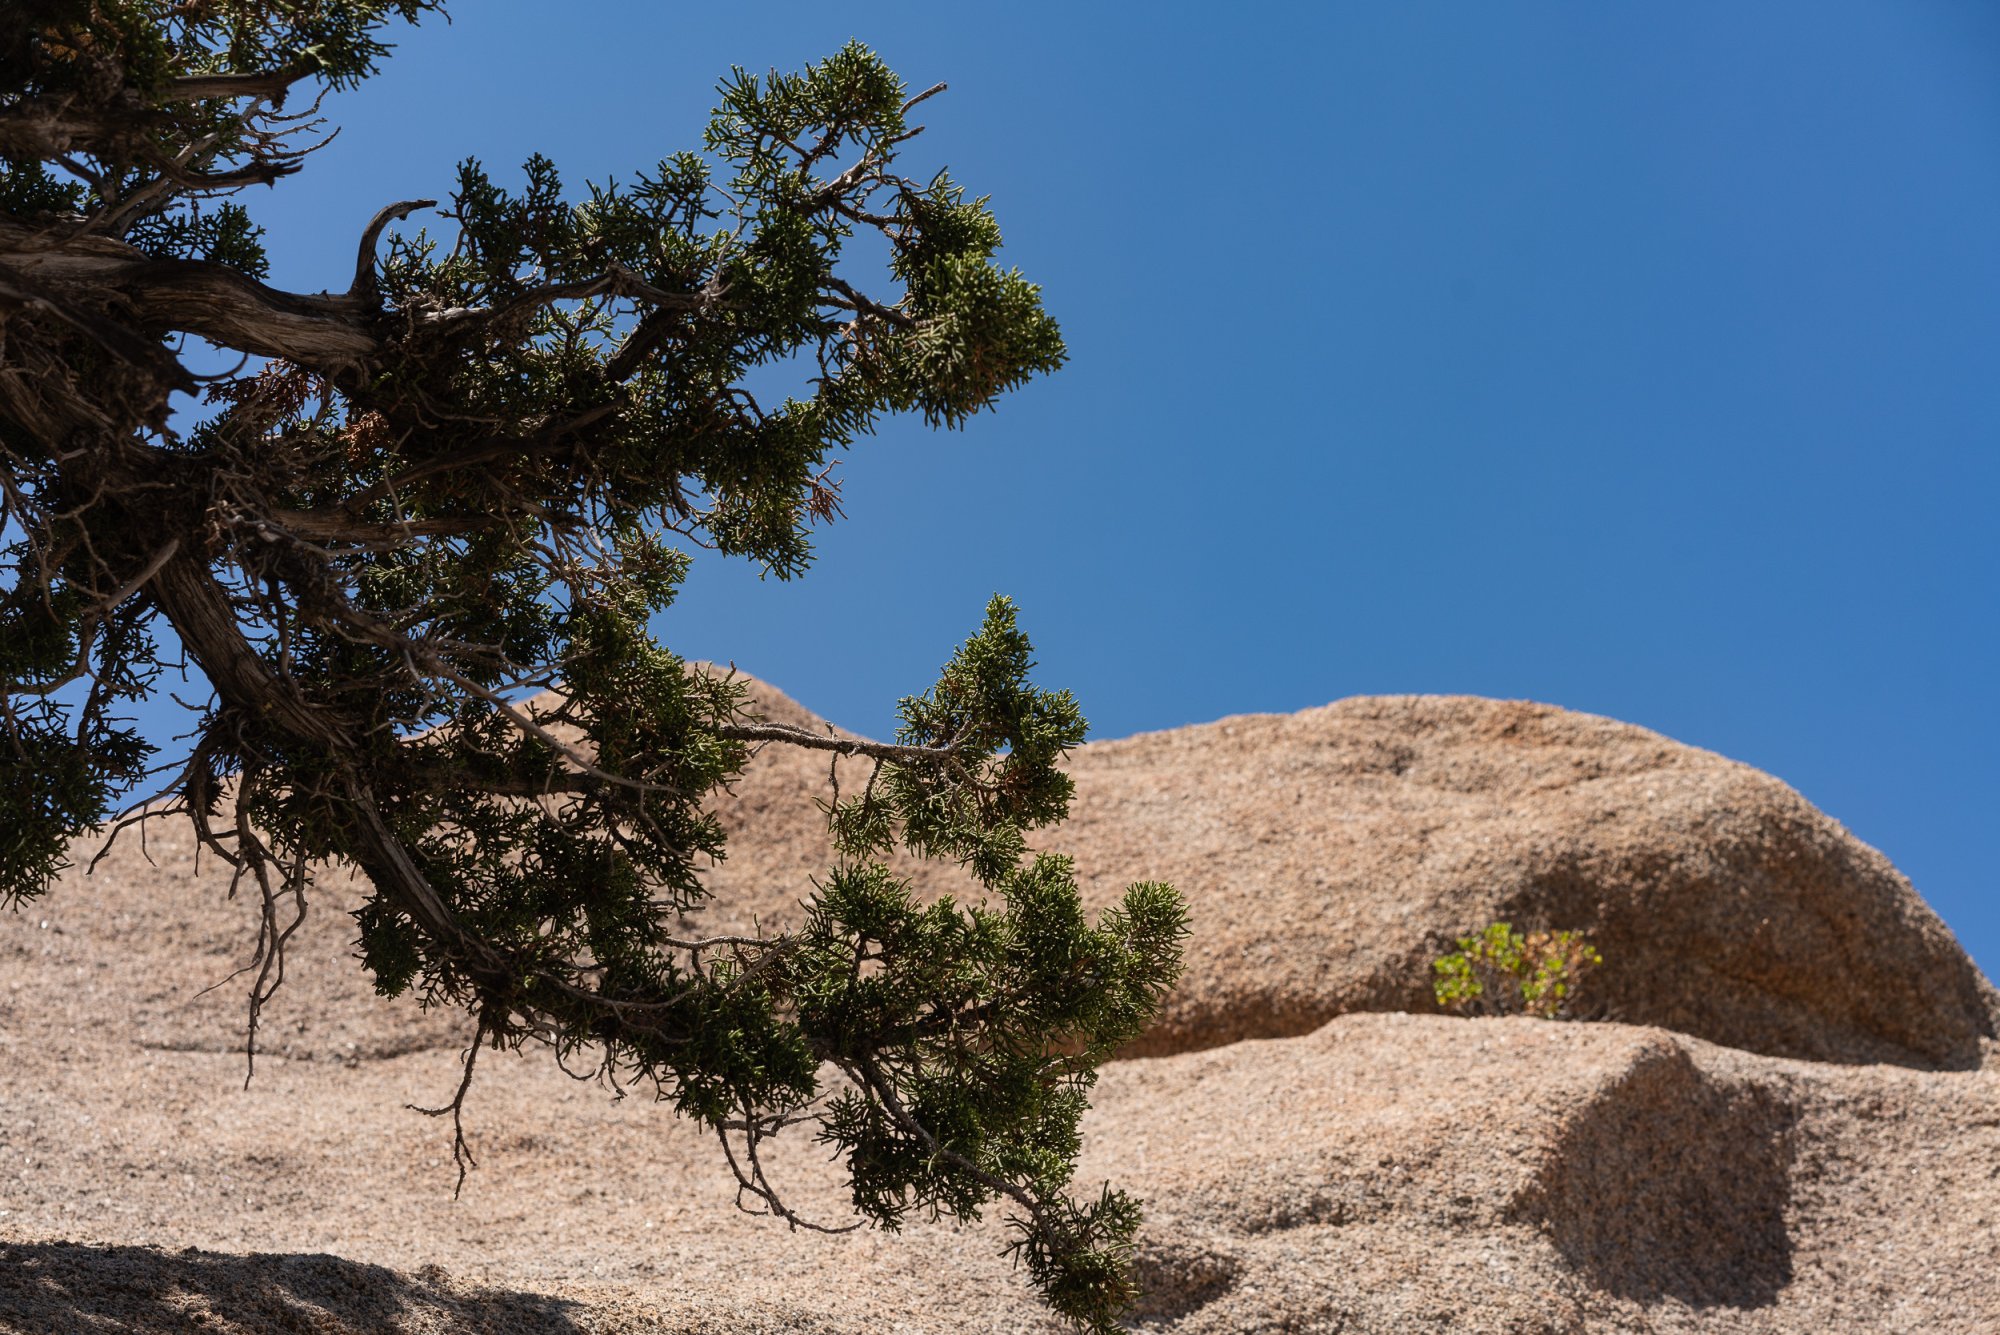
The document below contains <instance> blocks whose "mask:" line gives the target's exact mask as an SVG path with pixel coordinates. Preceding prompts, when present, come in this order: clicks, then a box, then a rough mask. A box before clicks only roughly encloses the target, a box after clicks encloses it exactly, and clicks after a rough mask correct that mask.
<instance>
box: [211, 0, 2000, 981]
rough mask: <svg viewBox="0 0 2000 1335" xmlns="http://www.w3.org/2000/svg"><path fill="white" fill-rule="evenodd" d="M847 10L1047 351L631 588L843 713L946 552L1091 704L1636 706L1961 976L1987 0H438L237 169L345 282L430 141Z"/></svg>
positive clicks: (1986, 378) (303, 260) (683, 110)
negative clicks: (321, 124) (1019, 385)
mask: <svg viewBox="0 0 2000 1335" xmlns="http://www.w3.org/2000/svg"><path fill="white" fill-rule="evenodd" d="M850 37H856V38H859V39H861V40H863V41H865V42H867V43H869V44H870V45H872V46H874V47H875V48H876V49H877V50H879V51H880V52H882V54H883V55H884V56H885V57H886V58H887V59H888V60H889V62H890V64H891V65H892V66H894V67H895V68H896V69H897V70H898V71H899V72H900V73H902V74H903V76H904V77H905V78H906V79H907V80H908V81H909V82H910V83H911V85H912V87H923V86H927V85H928V84H930V83H932V82H935V81H937V80H946V81H949V82H950V84H951V86H952V87H951V92H950V93H949V94H948V95H947V96H945V97H943V98H940V99H936V100H934V101H933V102H931V103H928V104H926V106H925V108H924V115H923V117H922V119H923V120H924V121H925V122H926V123H927V124H928V125H929V127H930V129H929V132H928V134H927V135H926V136H925V137H924V138H923V139H922V140H920V141H918V143H917V144H916V145H914V146H913V147H912V156H911V158H910V162H911V164H912V166H914V167H920V168H921V169H922V170H923V171H926V172H927V171H928V170H930V169H931V168H932V167H934V166H937V165H943V164H947V163H948V164H949V165H950V166H951V168H952V169H953V172H954V174H955V175H956V176H957V177H958V178H959V179H960V180H961V181H963V182H964V183H966V184H967V185H969V186H970V187H971V188H972V189H973V190H974V191H975V192H976V193H986V194H990V195H991V196H992V197H993V204H994V208H995V210H996V212H997V214H998V216H999V218H1000V221H1001V225H1002V227H1003V228H1004V229H1005V231H1006V233H1007V238H1008V245H1007V251H1006V256H1007V259H1008V260H1009V262H1011V263H1013V264H1017V265H1019V266H1020V267H1021V268H1022V269H1023V270H1024V271H1025V272H1027V273H1028V274H1029V275H1030V276H1031V277H1032V278H1034V279H1035V280H1037V281H1039V282H1040V283H1042V284H1043V286H1044V289H1045V294H1046V299H1047V302H1048V305H1049V307H1050V308H1051V310H1052V311H1053V312H1054V313H1055V314H1056V316H1057V317H1058V319H1059V320H1060V321H1061V322H1062V324H1063V326H1064V329H1065V332H1066V334H1067V336H1068V339H1069V343H1070V347H1071V350H1072V354H1073V362H1072V365H1071V366H1070V367H1069V368H1068V369H1066V370H1065V371H1063V372H1062V373H1061V374H1059V375H1058V376H1055V377H1053V378H1051V379H1048V380H1045V381H1043V382H1040V383H1037V384H1035V385H1033V386H1031V387H1030V388H1028V389H1026V390H1024V391H1022V392H1020V393H1018V394H1016V395H1014V396H1013V397H1012V398H1011V399H1009V400H1008V401H1007V402H1005V403H1004V404H1003V405H1002V408H1001V410H1000V411H999V412H998V413H996V414H993V415H990V416H988V417H985V418H982V419H981V420H979V421H977V422H976V423H974V424H973V425H972V426H971V427H970V428H969V429H968V430H966V431H964V432H962V433H958V434H955V435H934V434H932V433H929V432H926V431H925V430H923V428H922V427H921V426H920V425H919V424H917V423H914V422H912V423H897V424H894V425H892V426H891V427H890V428H889V429H887V430H885V431H883V432H882V433H881V435H880V436H879V437H877V438H876V439H874V440H872V441H868V442H865V443H864V445H863V447H862V448H859V449H857V450H856V451H855V452H854V453H853V454H852V455H851V456H849V458H848V460H847V462H846V465H845V473H844V475H845V478H846V509H847V515H848V519H847V521H846V522H845V523H843V524H841V525H838V526H836V527H835V528H833V529H831V530H829V531H827V532H826V533H825V534H824V536H823V539H822V541H821V544H820V547H819V553H820V555H819V560H818V565H817V567H816V569H815V570H814V571H813V572H812V573H811V574H810V575H808V576H807V577H806V578H805V579H804V580H802V581H800V582H797V583H795V584H791V585H781V584H778V583H776V582H769V581H761V580H759V578H758V577H757V575H756V573H755V572H754V571H752V570H748V569H746V568H743V567H740V566H733V565H730V564H728V563H723V562H717V561H714V560H710V561H709V562H708V563H706V564H704V565H699V566H698V567H697V570H696V573H695V575H694V577H693V579H692V581H691V584H690V587H689V589H688V591H687V594H686V596H685V597H684V599H683V601H682V603H681V604H680V605H679V606H678V607H677V608H676V609H675V610H674V612H673V613H672V614H671V615H670V616H669V617H668V618H667V619H666V621H665V622H664V623H663V625H662V626H661V631H662V634H663V638H665V639H666V641H667V642H668V643H669V644H670V645H671V646H672V647H673V648H675V649H676V650H677V651H679V652H681V653H684V654H686V655H688V656H690V657H702V658H714V659H719V660H729V659H733V660H734V661H735V662H737V663H738V664H740V665H741V666H742V667H744V668H745V669H747V670H749V671H752V672H755V673H756V674H758V675H759V676H762V677H765V678H766V679H768V680H770V681H772V682H775V683H776V684H778V685H779V686H781V687H783V688H784V689H785V690H787V691H789V692H790V693H792V694H793V695H795V696H796V697H797V698H799V699H800V700H801V701H802V702H804V703H805V704H807V705H809V706H811V707H812V708H814V709H816V710H818V711H820V712H821V713H823V714H825V715H827V716H829V717H831V718H833V719H835V720H837V721H839V722H841V723H843V724H846V725H849V726H852V727H856V728H859V729H861V730H863V731H866V732H871V733H874V734H877V735H885V734H887V733H888V732H889V731H890V730H891V728H892V716H893V715H892V711H893V707H894V702H895V700H896V698H897V697H898V696H899V695H901V694H903V693H906V692H908V691H912V690H916V689H919V688H921V687H922V686H924V685H926V684H927V683H928V682H929V681H930V680H931V679H932V677H933V676H934V674H935V671H936V668H937V666H938V664H939V663H940V662H941V661H942V660H943V658H944V657H945V656H946V655H947V654H948V652H949V651H950V649H951V647H952V646H953V645H954V644H955V643H956V642H957V641H958V640H959V639H960V638H962V637H963V636H964V635H965V634H966V633H967V632H968V631H969V630H970V629H971V628H972V627H973V625H974V624H975V622H976V620H977V618H978V615H979V612H980V609H981V607H982V605H983V604H984V602H985V599H986V598H987V596H988V595H989V594H991V593H993V592H995V591H1003V592H1006V593H1009V594H1012V595H1013V596H1014V597H1015V598H1016V599H1017V600H1018V601H1019V602H1020V604H1021V606H1022V609H1023V616H1024V623H1025V625H1026V627H1027V628H1028V630H1029V631H1030V633H1031V634H1032V635H1033V636H1034V637H1035V639H1036V642H1037V645H1038V648H1039V650H1040V658H1041V661H1042V664H1043V668H1042V677H1043V679H1044V680H1045V681H1046V682H1047V683H1049V684H1055V685H1066V686H1069V687H1071V688H1072V689H1074V690H1075V691H1076V692H1077V694H1078V695H1079V697H1080V698H1081V699H1082V701H1083V703H1084V706H1085V709H1086V712H1087V713H1088V714H1089V715H1090V717H1091V719H1092V721H1093V723H1094V725H1095V731H1096V734H1097V735H1099V736H1119V735H1123V734H1127V733H1131V732H1135V731H1139V730H1144V729H1152V728H1165V727H1173V726H1177V725H1180V724H1184V723H1190V722H1196V721H1202V720H1207V719H1212V718H1216V717H1219V716H1222V715H1225V714H1231V713H1241V712H1245V711H1252V710H1293V709H1299V708H1303V707H1305V706H1308V705H1314V704H1320V703H1324V702H1326V701H1328V700H1332V699H1336V698H1339V697H1342V696H1347V695H1353V694H1358V693H1370V692H1471V693H1476V694H1481V695H1490V696H1503V697H1528V698H1533V699H1538V700H1546V701H1552V702H1554V703H1557V704H1562V705H1567V706H1571V707H1573V708H1577V709H1584V710H1590V711H1593V712H1597V713H1602V714H1609V715H1613V716H1615V717H1618V718H1622V719H1628V720H1631V721H1633V722H1637V723H1641V724H1644V725H1647V726H1649V727H1653V728H1657V729H1659V730H1660V731H1662V732H1664V733H1667V734H1668V735H1670V736H1673V737H1676V738H1679V739H1681V740H1683V741H1687V742H1691V743H1694V744H1696V745H1699V746H1704V747H1709V748H1712V749H1714V750H1717V751H1720V752H1722V753H1724V754H1726V755H1729V756H1733V757H1735V758H1738V759H1741V760H1745V761H1748V762H1750V763H1751V764H1754V765H1757V766H1760V767H1762V768H1764V769H1767V770H1769V771H1771V772H1772V773H1774V774H1777V775H1778V776H1780V777H1781V778H1783V779H1785V780H1787V781H1789V782H1790V783H1792V784H1793V785H1795V786H1796V787H1798V788H1799V789H1800V790H1801V791H1803V792H1804V793H1805V794H1806V796H1808V797H1809V798H1811V799H1812V800H1813V801H1815V802H1817V803H1818V804H1819V805H1821V806H1822V807H1824V808H1825V809H1826V810H1828V811H1829V812H1831V813H1832V814H1833V815H1835V816H1836V817H1838V818H1840V819H1841V820H1842V821H1844V822H1846V823H1847V824H1848V826H1849V827H1850V828H1852V829H1853V830H1854V831H1855V832H1856V833H1857V834H1858V835H1860V837H1862V838H1863V839H1865V840H1867V841H1868V842H1870V843H1872V844H1874V845H1876V846H1877V847H1879V848H1881V849H1882V850H1884V851H1885V852H1886V853H1888V855H1889V856H1890V857H1891V858H1892V859H1894V860H1895V861H1896V862H1897V863H1898V865H1900V866H1901V867H1902V868H1903V869H1904V870H1905V871H1907V872H1908V873H1909V875H1910V876H1911V878H1912V879H1913V880H1914V881H1915V882H1916V884H1917V886H1918V888H1919V889H1920V890H1921V891H1922V892H1923V893H1924V895H1925V896H1926V897H1927V898H1928V899H1929V900H1930V901H1931V903H1932V904H1933V905H1935V906H1936V907H1937V908H1938V910H1939V911H1940V912H1941V913H1942V914H1943V915H1944V917H1945V919H1946V920H1947V921H1948V922H1949V923H1950V924H1951V925H1952V927H1953V928H1954V929H1955V930H1956V931H1957V933H1958V934H1959V936H1960V938H1961V940H1963V941H1964V942H1965V943H1966V944H1967V946H1968V947H1969V948H1970V949H1971V950H1972V952H1973V954H1974V955H1975V957H1976V958H1978V959H1979V960H1980V961H1981V962H1982V964H1983V965H1984V966H1985V967H1986V969H1987V970H1988V971H1989V972H1994V971H2000V907H1996V900H1995V896H1994V893H1993V891H1994V873H1993V863H1994V849H1993V843H1994V836H1995V833H1996V831H2000V820H1996V806H2000V781H1996V778H1995V764H1996V761H1995V757H1996V754H2000V723H1997V722H1996V714H1995V690H1996V687H2000V631H1996V622H1995V616H1996V610H2000V597H1996V595H2000V523H1996V521H1995V518H1994V513H1993V511H1994V503H1995V500H1996V496H2000V485H1996V484H2000V462H1996V452H1995V449H1994V445H1995V441H1996V439H2000V376H1996V353H2000V249H1996V238H2000V9H1996V8H1994V7H1993V6H1991V5H1990V4H1985V3H1929V2H1927V0H1905V2H1903V3H1895V4H1890V3H1880V2H1878V3H1870V4H1856V3H1829V2H1828V0H1816V2H1815V3H1811V4H1805V3H1773V2H1767V3H1763V4H1759V5H1736V4H1721V3H1678V4H1672V5H1648V6H1638V5H1604V4H1599V3H1586V2H1584V0H1578V2H1577V3H1563V4H1555V3H1540V4H1527V3H1519V4H1507V5H1469V4H1423V3H1411V2H1409V0H1396V2H1395V3H1389V2H1388V0H1382V2H1381V3H1374V4H1367V5H1361V4H1313V5H1296V6H1277V5H1272V6H1264V7H1261V8H1253V9H1252V11H1251V12H1250V13H1248V14H1247V15H1246V14H1243V13H1241V12H1238V13H1234V14H1232V13H1230V12H1229V11H1227V10H1225V9H1223V8H1221V7H1218V6H1216V5H1213V4H1203V5H1199V6H1197V5H1182V4H1169V3H1156V4H1153V5H1149V6H1145V7H1135V6H1110V5H1085V4H1076V3H1069V4H1064V5H1060V6H1057V5H1046V4H1037V3H1019V4H1014V5H1009V6H1001V7H993V6H981V7H978V8H977V9H975V8H974V7H970V6H957V5H938V4H922V5H919V4H887V3H869V4H850V5H828V4H824V3H821V4H814V5H800V4H784V3H760V4H757V5H754V6H753V5H743V6H725V5H710V6H678V5H676V6H667V5H656V4H612V3H572V4H569V5H565V6H562V7H560V8H558V7H555V6H550V5H546V4H528V3H525V2H524V0H486V2H485V3H476V4H475V3H463V4H461V5H460V6H459V9H458V12H457V14H456V15H455V16H454V22H453V24H452V25H451V26H449V27H446V26H444V25H442V24H436V25H433V26H431V27H427V28H425V29H423V30H421V31H420V32H418V33H416V34H413V35H410V36H407V37H406V38H404V39H402V48H403V49H402V50H401V51H400V52H399V54H398V55H397V57H396V58H395V59H393V60H392V61H391V62H390V63H389V65H388V66H387V67H386V69H385V72H384V73H383V75H382V76H381V77H380V78H379V79H378V80H376V81H375V82H373V83H370V84H368V85H364V86H363V88H362V89H361V90H360V91H359V92H357V93H355V94H353V95H350V96H346V97H342V98H336V99H333V100H332V101H331V102H330V103H329V105H328V110H329V111H330V113H331V114H332V116H333V119H334V120H335V121H336V122H338V123H340V124H341V125H342V126H343V127H344V128H343V131H342V135H341V137H340V139H339V140H338V141H336V143H335V144H334V145H333V146H332V147H330V148H329V149H327V150H326V151H325V152H324V153H323V154H321V155H320V156H319V157H317V158H316V159H314V160H313V161H312V162H311V163H310V164H309V168H308V170H307V171H306V172H305V173H304V174H303V175H302V176H300V177H298V178H296V179H295V180H293V181H290V182H287V183H286V184H285V185H284V186H282V187H281V188H280V189H279V190H277V191H274V192H271V193H269V194H268V195H264V196H261V197H256V198H253V199H251V200H250V201H249V202H250V203H251V204H252V206H253V208H254V209H255V211H256V212H257V214H258V216H259V217H260V218H262V219H263V220H264V221H265V222H266V223H267V224H268V225H269V226H270V227H271V228H272V232H273V247H272V250H273V260H274V280H275V281H278V282H280V283H283V284H286V285H290V286H294V287H299V288H305V289H317V288H320V287H324V286H336V287H338V286H341V285H343V284H344V283H345V281H346V275H347V273H348V272H350V269H351V265H352V263H353V246H354V239H355V237H356V236H357V235H358V233H359V231H360V229H361V227H362V225H363V223H364V222H365V221H366V219H367V218H368V216H369V215H370V214H371V213H373V212H374V210H375V209H376V208H377V207H378V206H379V205H380V204H382V203H384V202H386V201H389V200H393V199H400V198H408V197H413V196H420V195H436V194H439V193H441V192H444V191H447V190H448V189H449V188H450V184H451V179H452V170H453V164H454V163H455V162H456V161H457V160H458V159H459V158H461V157H464V156H466V155H468V154H471V155H477V156H479V157H481V158H483V159H485V160H486V161H487V163H488V164H489V166H491V167H493V168H494V169H495V170H496V174H499V173H500V172H501V171H502V170H503V169H506V168H508V167H510V166H511V165H512V164H516V163H518V162H519V161H520V160H521V159H523V158H525V157H526V156H527V155H528V154H529V153H531V152H541V153H544V154H547V155H548V156H550V157H552V158H553V159H554V160H555V161H556V162H557V163H558V164H559V165H560V166H561V167H562V168H563V170H564V172H565V173H566V175H567V176H568V178H569V179H571V180H572V181H581V180H582V179H583V178H585V177H591V178H601V177H603V176H606V175H610V174H620V175H627V176H629V175H630V174H631V173H632V172H633V171H634V170H635V169H638V168H641V167H646V166H649V165H651V164H652V163H653V162H654V161H656V160H657V159H658V158H660V157H661V156H663V155H665V154H666V153H668V152H671V151H674V150H676V149H680V148H684V147H695V146H697V144H698V141H699V138H700V133H701V128H702V125H703V123H704V121H705V119H706V115H707V111H708V109H709V107H710V106H711V105H712V104H713V101H714V97H713V88H714V85H715V82H716V80H717V79H718V78H719V77H720V76H721V75H722V74H723V73H725V72H726V71H727V69H728V68H729V67H730V66H731V65H732V64H743V65H747V66H750V67H752V68H755V69H762V68H765V67H769V66H772V65H776V66H781V67H786V68H793V67H796V66H798V65H800V64H801V63H803V62H805V61H808V60H811V59H815V58H817V57H820V56H823V55H825V54H827V53H829V52H831V51H833V50H834V49H836V48H837V47H838V46H839V45H840V44H841V43H842V42H844V41H845V40H847V39H848V38H850Z"/></svg>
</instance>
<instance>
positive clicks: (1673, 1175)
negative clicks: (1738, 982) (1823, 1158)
mask: <svg viewBox="0 0 2000 1335" xmlns="http://www.w3.org/2000/svg"><path fill="white" fill-rule="evenodd" d="M1795 1121H1796V1113H1795V1111H1794V1110H1793V1109H1792V1108H1790V1107H1789V1106H1788V1105H1787V1104H1786V1103H1785V1102H1784V1101H1783V1100H1782V1099H1780V1098H1778V1097H1777V1096H1776V1095H1774V1094H1773V1093H1771V1091H1769V1090H1767V1089H1764V1088H1761V1087H1758V1086H1755V1085H1747V1084H1736V1083H1731V1082H1725V1081H1721V1080H1717V1079H1715V1078H1712V1077H1710V1076H1708V1075H1707V1074H1705V1073H1704V1072H1702V1071H1701V1070H1700V1068H1698V1067H1697V1066H1696V1065H1695V1064H1694V1062H1693V1061H1692V1060H1691V1059H1690V1058H1689V1056H1688V1054H1687V1053H1686V1052H1685V1051H1683V1050H1682V1049H1681V1048H1680V1047H1679V1046H1678V1045H1674V1044H1669V1043H1662V1044H1660V1045H1659V1046H1658V1047H1656V1048H1654V1049H1651V1050H1649V1051H1648V1052H1647V1053H1646V1054H1644V1055H1642V1056H1641V1057H1640V1059H1639V1060H1638V1061H1637V1062H1635V1063H1634V1065H1633V1066H1632V1068H1631V1070H1630V1071H1628V1072H1627V1073H1626V1075H1625V1076H1624V1077H1623V1078H1622V1079H1620V1080H1618V1081H1617V1082H1615V1083H1614V1084H1612V1085H1610V1086H1609V1087H1607V1088H1606V1089H1605V1090H1604V1091H1603V1092H1602V1093H1601V1094H1599V1095H1598V1096H1597V1097H1596V1098H1594V1099H1592V1100H1591V1101H1590V1102H1589V1103H1588V1104H1586V1105H1585V1106H1583V1107H1582V1108H1580V1109H1578V1110H1577V1111H1576V1112H1574V1113H1572V1114H1571V1115H1570V1116H1569V1117H1568V1118H1567V1119H1566V1120H1565V1123H1564V1126H1563V1128H1562V1130H1561V1132H1560V1133H1559V1135H1558V1137H1557V1141H1556V1147H1555V1150H1554V1152H1553V1153H1552V1154H1551V1155H1550V1158H1549V1160H1548V1162H1547V1164H1546V1165H1545V1167H1544V1168H1543V1170H1542V1171H1541V1173H1540V1174H1539V1175H1538V1177H1537V1180H1536V1183H1535V1185H1534V1187H1533V1188H1531V1189H1530V1191H1529V1192H1528V1193H1527V1194H1526V1195H1525V1196H1524V1197H1523V1199H1522V1200H1521V1201H1520V1203H1519V1204H1520V1206H1521V1207H1523V1209H1524V1212H1525V1213H1527V1214H1529V1215H1530V1216H1536V1217H1539V1219H1540V1221H1541V1222H1542V1224H1543V1225H1544V1226H1545V1228H1546V1229H1547V1231H1548V1235H1549V1237H1550V1240H1551V1241H1552V1242H1553V1243H1554V1244H1555V1246H1556V1249H1557V1250H1558V1251H1560V1252H1561V1253H1562V1255H1563V1257H1564V1259H1565V1260H1567V1261H1568V1262H1569V1264H1570V1265H1571V1266H1572V1267H1574V1268H1575V1270H1576V1272H1577V1273H1578V1274H1579V1276H1580V1277H1581V1278H1583V1279H1584V1280H1585V1281H1586V1282H1587V1283H1589V1284H1590V1285H1591V1286H1592V1287H1594V1288H1597V1289H1599V1290H1602V1291H1604V1292H1607V1293H1610V1294H1613V1295H1615V1296H1617V1297H1620V1298H1625V1299H1629V1300H1632V1301H1635V1302H1641V1303H1650V1302H1657V1301H1660V1300H1662V1299H1669V1298H1671V1299H1678V1300H1680V1301H1681V1302H1684V1303H1687V1304H1688V1305H1690V1306H1693V1307H1734V1308H1752V1307H1764V1306H1768V1305H1770V1304H1771V1303H1773V1302H1775V1301H1776V1300H1777V1296H1778V1293H1779V1291H1780V1290H1782V1289H1783V1288H1784V1287H1785V1286H1786V1285H1787V1284H1789V1283H1790V1282H1791V1280H1792V1246H1791V1239H1790V1237H1789V1236H1788V1235H1787V1232H1786V1228H1785V1210H1786V1206H1787V1205H1788V1204H1789V1202H1790V1199H1791V1166H1792V1159H1793V1153H1794V1151H1793V1147H1792V1135H1791V1132H1792V1127H1793V1124H1794V1122H1795Z"/></svg>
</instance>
